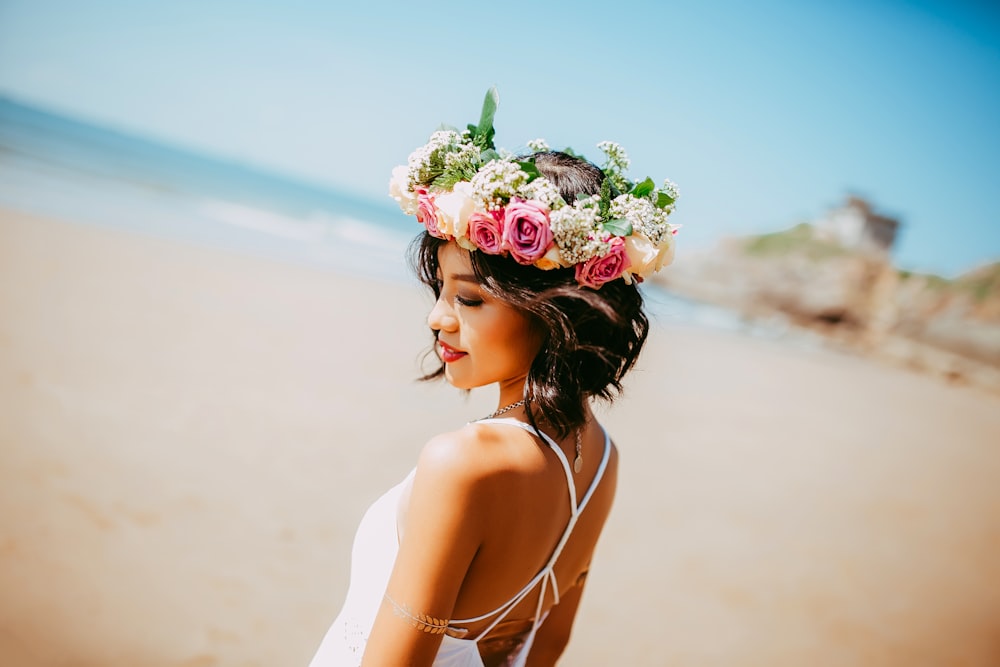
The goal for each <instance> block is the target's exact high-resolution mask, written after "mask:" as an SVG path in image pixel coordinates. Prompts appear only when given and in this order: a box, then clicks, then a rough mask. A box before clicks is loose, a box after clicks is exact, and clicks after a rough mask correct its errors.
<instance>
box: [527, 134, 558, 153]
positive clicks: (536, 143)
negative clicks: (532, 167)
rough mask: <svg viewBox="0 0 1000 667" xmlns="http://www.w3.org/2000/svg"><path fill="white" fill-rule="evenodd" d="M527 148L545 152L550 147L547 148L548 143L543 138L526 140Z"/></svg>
mask: <svg viewBox="0 0 1000 667" xmlns="http://www.w3.org/2000/svg"><path fill="white" fill-rule="evenodd" d="M528 148H530V149H531V150H532V152H534V153H545V152H548V151H550V150H552V149H550V148H549V144H548V142H547V141H545V139H541V138H539V139H532V140H531V141H529V142H528Z"/></svg>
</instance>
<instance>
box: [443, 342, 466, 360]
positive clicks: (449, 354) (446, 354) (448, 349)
mask: <svg viewBox="0 0 1000 667" xmlns="http://www.w3.org/2000/svg"><path fill="white" fill-rule="evenodd" d="M438 348H439V349H440V351H441V352H440V353H441V361H443V362H444V363H446V364H450V363H452V362H455V361H458V360H459V359H461V358H462V357H464V356H467V355H468V352H462V351H461V350H458V349H455V348H454V347H452V346H451V345H448V343H446V342H444V341H443V340H439V341H438Z"/></svg>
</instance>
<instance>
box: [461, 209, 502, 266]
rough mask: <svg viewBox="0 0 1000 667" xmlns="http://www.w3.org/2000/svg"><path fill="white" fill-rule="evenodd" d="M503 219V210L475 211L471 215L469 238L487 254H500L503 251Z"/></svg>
mask: <svg viewBox="0 0 1000 667" xmlns="http://www.w3.org/2000/svg"><path fill="white" fill-rule="evenodd" d="M503 221H504V212H503V211H502V210H500V211H490V212H489V213H482V212H480V211H476V212H474V213H473V214H472V215H471V216H469V234H468V235H469V239H470V240H471V241H472V242H473V243H475V244H476V247H477V248H479V249H480V250H482V251H483V252H485V253H486V254H488V255H499V254H500V253H501V252H503Z"/></svg>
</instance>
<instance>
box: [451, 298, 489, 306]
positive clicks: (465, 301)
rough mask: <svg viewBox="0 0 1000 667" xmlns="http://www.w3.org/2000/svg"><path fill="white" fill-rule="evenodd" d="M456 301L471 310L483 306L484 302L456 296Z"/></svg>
mask: <svg viewBox="0 0 1000 667" xmlns="http://www.w3.org/2000/svg"><path fill="white" fill-rule="evenodd" d="M455 301H458V302H459V303H460V304H462V305H463V306H469V307H470V308H475V307H476V306H481V305H483V300H482V299H476V298H472V297H467V296H461V295H456V296H455Z"/></svg>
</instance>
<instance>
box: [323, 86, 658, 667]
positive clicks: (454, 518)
mask: <svg viewBox="0 0 1000 667" xmlns="http://www.w3.org/2000/svg"><path fill="white" fill-rule="evenodd" d="M495 108H496V92H495V91H494V90H491V91H490V93H489V94H487V98H486V103H485V105H484V110H483V115H482V119H481V121H480V123H479V125H478V126H475V127H473V126H470V130H469V131H468V132H465V133H458V132H456V131H447V130H446V131H441V132H436V133H435V134H434V135H432V137H431V140H430V142H429V143H428V144H427V145H425V146H423V147H421V148H419V149H418V150H417V151H415V152H414V153H413V154H412V155H411V156H410V159H409V162H408V164H407V166H405V167H400V168H397V169H396V170H395V171H394V172H393V182H392V184H391V185H390V189H391V193H392V195H393V196H394V197H395V198H396V199H397V200H398V201H399V202H400V204H401V206H402V207H403V209H404V211H406V212H408V213H410V214H414V215H416V217H417V219H418V220H419V221H420V222H421V223H422V224H423V225H424V227H425V231H424V232H423V233H422V235H421V236H420V237H419V238H418V239H417V241H416V242H415V244H414V253H413V257H414V264H415V268H416V271H417V274H418V275H419V277H420V278H421V280H422V281H423V282H424V283H425V284H426V285H427V286H428V287H430V289H431V290H432V291H433V293H434V295H435V297H436V299H437V300H436V302H435V305H434V307H433V308H432V310H431V312H430V314H429V316H428V324H429V325H430V328H431V330H432V332H433V334H434V338H435V351H436V352H437V356H438V357H439V359H440V361H441V365H440V367H439V368H438V369H437V370H436V371H434V372H432V373H430V374H429V375H428V376H426V377H425V379H432V378H436V377H440V376H442V375H443V376H444V377H445V378H446V379H447V380H448V381H449V382H450V383H451V384H453V385H454V386H455V387H458V388H460V389H465V390H468V389H472V388H474V387H483V386H487V385H493V384H496V385H497V386H498V387H499V399H498V408H497V410H496V411H495V412H493V413H492V414H491V415H489V416H488V417H486V418H483V419H480V420H478V421H475V422H470V423H469V424H466V425H465V426H463V427H461V428H458V429H457V430H455V431H452V432H449V433H444V434H442V435H439V436H437V437H435V438H433V439H432V440H431V441H430V442H428V443H427V444H426V445H425V447H424V448H423V451H422V452H421V454H420V457H419V460H418V463H417V466H416V468H415V469H414V471H413V472H412V473H411V474H410V475H409V476H408V477H407V478H406V479H405V480H404V481H403V482H401V483H400V484H399V485H397V486H396V487H394V488H393V489H391V490H390V491H389V492H388V493H386V494H385V495H384V496H383V497H382V498H380V499H379V500H378V501H376V502H375V504H374V505H372V507H371V508H370V509H369V510H368V512H367V513H366V515H365V517H364V519H363V520H362V523H361V526H360V528H359V529H358V534H357V536H356V538H355V544H354V550H353V554H352V557H353V564H352V573H351V584H350V590H349V591H348V596H347V600H346V601H345V604H344V608H343V609H342V611H341V613H340V615H339V616H338V617H337V619H336V621H335V622H334V624H333V626H332V627H331V628H330V630H329V632H328V633H327V636H326V638H325V639H324V642H323V645H322V646H321V647H320V650H319V652H318V653H317V654H316V657H315V658H314V659H313V662H312V665H313V667H329V666H331V665H338V666H340V665H358V664H363V665H366V666H370V665H392V666H396V665H439V666H440V665H449V666H459V665H460V666H462V667H472V666H475V667H479V666H483V665H485V666H490V665H524V664H528V665H551V664H554V663H555V661H556V659H557V658H558V657H559V656H560V655H561V653H562V651H563V649H564V647H565V646H566V643H567V641H568V639H569V633H570V629H571V627H572V624H573V618H574V616H575V615H576V610H577V605H578V604H579V602H580V597H581V594H582V592H583V586H584V582H585V580H586V576H587V572H588V570H589V567H590V560H591V557H592V555H593V552H594V547H595V545H596V543H597V539H598V536H599V535H600V532H601V529H602V527H603V526H604V522H605V520H606V519H607V516H608V512H609V511H610V509H611V504H612V500H613V498H614V494H615V484H616V479H617V472H618V453H617V450H616V448H615V447H614V445H613V444H612V443H611V440H610V438H609V436H608V434H607V433H606V432H605V431H604V429H603V427H602V426H601V425H600V424H599V423H598V422H597V420H596V419H595V418H594V416H593V414H592V413H591V410H590V400H591V399H593V398H603V399H611V398H613V397H615V396H616V395H617V392H618V391H619V390H620V388H621V380H622V377H623V376H624V374H625V373H626V371H627V370H628V369H629V368H631V366H632V365H633V363H634V362H635V359H636V357H637V356H638V354H639V351H640V349H641V348H642V345H643V343H644V341H645V339H646V334H647V330H648V322H647V320H646V317H645V315H644V314H643V312H642V297H641V295H640V293H639V292H638V290H637V285H636V284H637V283H638V282H640V281H641V280H642V278H643V277H645V276H646V275H649V274H650V273H651V272H653V271H655V270H657V269H659V268H660V267H661V266H662V265H663V264H665V263H667V262H669V261H670V259H671V257H672V252H673V233H674V231H675V228H674V226H673V225H670V224H669V223H667V222H666V218H667V216H668V215H669V214H670V213H671V212H672V210H673V202H674V199H675V198H676V194H677V193H676V188H675V187H674V186H673V185H672V184H670V183H669V182H668V183H667V185H665V186H664V187H663V188H656V187H655V186H654V185H653V184H652V181H650V180H649V179H647V180H646V181H644V182H642V183H639V184H633V183H631V182H629V181H628V180H627V179H626V178H625V176H624V169H625V168H626V167H627V158H626V157H625V154H624V151H622V150H621V148H620V147H619V146H617V145H615V144H610V143H604V144H602V145H601V147H602V149H603V150H604V151H605V152H606V153H607V155H608V161H607V164H606V166H605V169H604V170H603V171H602V170H601V169H599V168H597V167H596V166H594V165H592V164H590V163H589V162H586V161H585V160H582V159H580V158H578V157H575V156H573V155H570V154H567V153H560V152H551V151H549V150H548V147H547V146H545V145H544V142H541V141H538V142H533V143H531V144H529V145H530V146H531V147H532V149H533V150H535V152H534V153H533V154H531V155H527V156H522V157H520V158H510V157H503V156H501V155H500V154H499V153H498V152H496V150H495V148H494V146H493V143H492V137H493V127H492V122H493V112H494V110H495Z"/></svg>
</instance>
